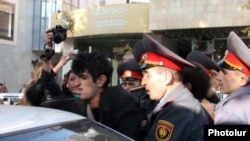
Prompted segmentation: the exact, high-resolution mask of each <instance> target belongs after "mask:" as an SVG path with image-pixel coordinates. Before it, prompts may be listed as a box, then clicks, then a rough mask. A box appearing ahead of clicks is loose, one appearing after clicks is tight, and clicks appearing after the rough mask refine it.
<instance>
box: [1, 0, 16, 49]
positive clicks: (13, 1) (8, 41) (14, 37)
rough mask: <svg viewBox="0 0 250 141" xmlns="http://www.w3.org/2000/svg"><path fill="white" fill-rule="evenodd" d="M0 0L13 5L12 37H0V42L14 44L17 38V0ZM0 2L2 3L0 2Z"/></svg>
mask: <svg viewBox="0 0 250 141" xmlns="http://www.w3.org/2000/svg"><path fill="white" fill-rule="evenodd" d="M1 2H7V3H10V4H13V5H14V11H13V13H14V24H13V39H12V40H8V39H3V38H0V44H7V45H16V40H17V23H18V20H17V19H18V14H17V13H18V12H17V11H18V0H2V1H1ZM0 4H2V3H0Z"/></svg>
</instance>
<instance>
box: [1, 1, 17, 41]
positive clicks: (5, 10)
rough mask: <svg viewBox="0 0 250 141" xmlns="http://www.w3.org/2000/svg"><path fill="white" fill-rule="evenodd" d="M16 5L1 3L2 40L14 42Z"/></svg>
mask: <svg viewBox="0 0 250 141" xmlns="http://www.w3.org/2000/svg"><path fill="white" fill-rule="evenodd" d="M14 12H15V5H14V4H12V3H8V2H4V1H0V19H1V20H0V39H5V40H10V41H13V39H14V37H13V36H14V19H15V18H14V16H15V13H14Z"/></svg>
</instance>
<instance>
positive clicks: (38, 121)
mask: <svg viewBox="0 0 250 141" xmlns="http://www.w3.org/2000/svg"><path fill="white" fill-rule="evenodd" d="M0 114H1V118H0V123H1V124H0V135H1V134H5V133H11V132H17V131H21V130H26V129H31V128H37V127H43V126H49V125H56V124H59V123H63V122H71V121H76V120H81V119H86V117H84V116H81V115H77V114H74V113H70V112H67V111H62V110H57V109H50V108H45V107H34V106H21V105H0Z"/></svg>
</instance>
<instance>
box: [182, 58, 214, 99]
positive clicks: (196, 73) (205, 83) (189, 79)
mask: <svg viewBox="0 0 250 141" xmlns="http://www.w3.org/2000/svg"><path fill="white" fill-rule="evenodd" d="M192 63H193V64H194V65H195V66H196V68H194V67H189V66H185V67H184V70H183V72H182V77H183V83H184V84H187V83H190V84H191V86H192V88H191V90H190V91H191V92H192V94H193V95H194V97H195V98H196V99H198V100H199V101H201V100H202V99H203V98H207V94H208V92H209V90H210V87H211V83H210V79H211V78H210V76H209V74H208V73H207V71H206V70H205V68H204V67H203V66H202V65H200V64H198V63H195V62H192Z"/></svg>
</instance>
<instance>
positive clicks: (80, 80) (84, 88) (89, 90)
mask: <svg viewBox="0 0 250 141" xmlns="http://www.w3.org/2000/svg"><path fill="white" fill-rule="evenodd" d="M74 87H75V89H74V92H75V93H77V94H79V95H80V96H79V97H80V99H83V100H89V99H91V98H93V97H95V96H96V95H97V94H99V92H100V89H101V88H100V87H98V84H97V83H94V81H93V78H92V76H91V75H90V73H88V72H87V71H85V72H83V73H81V74H79V75H78V77H76V79H75V81H74Z"/></svg>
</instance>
